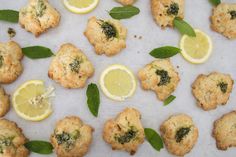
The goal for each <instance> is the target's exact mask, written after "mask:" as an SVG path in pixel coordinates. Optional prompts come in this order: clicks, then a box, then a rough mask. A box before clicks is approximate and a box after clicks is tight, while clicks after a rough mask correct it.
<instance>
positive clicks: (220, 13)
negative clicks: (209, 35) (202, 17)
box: [211, 3, 236, 39]
mask: <svg viewBox="0 0 236 157" xmlns="http://www.w3.org/2000/svg"><path fill="white" fill-rule="evenodd" d="M211 28H212V29H213V30H214V31H216V32H218V33H221V34H223V35H224V36H225V37H227V38H229V39H235V38H236V3H232V4H230V3H221V4H219V5H218V6H217V7H215V8H214V9H213V10H212V16H211Z"/></svg>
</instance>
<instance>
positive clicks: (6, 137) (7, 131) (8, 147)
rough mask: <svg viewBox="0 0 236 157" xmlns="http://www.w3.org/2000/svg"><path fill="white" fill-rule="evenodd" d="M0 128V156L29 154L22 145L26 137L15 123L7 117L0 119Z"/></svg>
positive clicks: (18, 156)
mask: <svg viewBox="0 0 236 157" xmlns="http://www.w3.org/2000/svg"><path fill="white" fill-rule="evenodd" d="M0 130H1V131H0V156H2V157H28V156H29V151H28V149H26V148H25V146H24V144H25V143H26V142H27V139H26V137H25V136H24V134H23V132H22V130H21V128H19V127H18V126H17V124H16V123H14V122H12V121H9V120H7V119H0Z"/></svg>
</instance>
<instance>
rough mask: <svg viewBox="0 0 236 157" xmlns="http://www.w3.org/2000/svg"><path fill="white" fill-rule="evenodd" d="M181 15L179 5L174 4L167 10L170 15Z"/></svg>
mask: <svg viewBox="0 0 236 157" xmlns="http://www.w3.org/2000/svg"><path fill="white" fill-rule="evenodd" d="M178 13H179V5H178V3H172V4H171V5H170V6H169V8H168V9H167V14H168V15H175V16H176V15H178Z"/></svg>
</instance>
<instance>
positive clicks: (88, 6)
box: [63, 0, 99, 14]
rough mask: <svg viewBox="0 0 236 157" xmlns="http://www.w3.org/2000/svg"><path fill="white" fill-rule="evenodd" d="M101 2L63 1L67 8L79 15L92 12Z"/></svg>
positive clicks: (86, 0)
mask: <svg viewBox="0 0 236 157" xmlns="http://www.w3.org/2000/svg"><path fill="white" fill-rule="evenodd" d="M98 2H99V0H63V3H64V5H65V6H66V8H67V9H68V10H69V11H71V12H73V13H77V14H85V13H88V12H91V11H92V10H93V9H95V8H96V6H97V5H98Z"/></svg>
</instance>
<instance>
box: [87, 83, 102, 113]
mask: <svg viewBox="0 0 236 157" xmlns="http://www.w3.org/2000/svg"><path fill="white" fill-rule="evenodd" d="M86 95H87V104H88V108H89V110H90V112H91V113H92V114H93V115H94V116H95V117H97V116H98V109H99V105H100V95H99V90H98V87H97V85H96V84H94V83H91V84H89V85H88V88H87V91H86Z"/></svg>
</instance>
